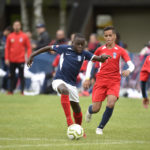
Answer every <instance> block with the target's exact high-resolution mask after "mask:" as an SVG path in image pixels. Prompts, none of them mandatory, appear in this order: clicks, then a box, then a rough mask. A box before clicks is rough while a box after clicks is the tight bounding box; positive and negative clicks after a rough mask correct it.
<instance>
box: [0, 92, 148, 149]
mask: <svg viewBox="0 0 150 150" xmlns="http://www.w3.org/2000/svg"><path fill="white" fill-rule="evenodd" d="M90 103H91V97H88V98H84V97H83V98H80V104H81V107H82V112H83V125H82V126H83V128H84V129H85V132H86V134H87V138H85V139H84V138H82V139H80V140H77V141H71V140H69V139H68V138H67V136H66V130H67V126H66V121H65V117H64V113H63V110H62V108H61V104H60V98H59V97H58V96H46V95H40V96H33V97H30V96H20V95H13V96H6V95H4V94H0V149H7V150H59V149H60V150H150V108H149V109H147V110H146V109H144V108H143V107H142V105H141V101H140V100H136V99H128V98H120V100H119V101H118V103H117V105H116V107H115V110H114V113H113V116H112V118H111V120H110V121H109V123H108V124H107V126H106V127H105V129H104V134H103V135H102V136H101V135H99V136H98V135H96V134H95V129H96V127H97V125H98V123H99V121H100V119H101V117H102V113H103V111H104V109H105V105H106V102H104V104H103V107H102V110H101V111H100V112H99V113H98V114H96V115H93V118H92V121H91V122H90V123H88V124H87V123H85V121H84V116H85V112H86V109H87V107H88V105H89V104H90Z"/></svg>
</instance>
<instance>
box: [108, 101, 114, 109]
mask: <svg viewBox="0 0 150 150" xmlns="http://www.w3.org/2000/svg"><path fill="white" fill-rule="evenodd" d="M114 106H115V102H109V103H107V107H109V108H113V107H114Z"/></svg>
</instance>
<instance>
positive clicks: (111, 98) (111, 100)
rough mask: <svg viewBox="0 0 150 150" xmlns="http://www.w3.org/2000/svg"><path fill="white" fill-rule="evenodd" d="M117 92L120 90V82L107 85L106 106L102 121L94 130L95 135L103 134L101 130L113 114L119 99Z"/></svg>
mask: <svg viewBox="0 0 150 150" xmlns="http://www.w3.org/2000/svg"><path fill="white" fill-rule="evenodd" d="M119 90H120V82H110V83H109V82H108V83H107V106H106V109H105V112H104V113H103V116H102V120H101V122H100V124H99V126H98V127H97V129H96V134H103V128H104V127H105V125H106V124H107V122H108V121H109V119H110V117H111V115H112V113H113V109H114V106H115V103H116V101H117V99H118V97H119Z"/></svg>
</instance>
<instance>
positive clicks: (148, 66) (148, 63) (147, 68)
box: [141, 55, 150, 73]
mask: <svg viewBox="0 0 150 150" xmlns="http://www.w3.org/2000/svg"><path fill="white" fill-rule="evenodd" d="M141 71H142V72H143V71H144V72H149V73H150V55H149V56H147V57H146V59H145V62H144V64H143V67H142V69H141Z"/></svg>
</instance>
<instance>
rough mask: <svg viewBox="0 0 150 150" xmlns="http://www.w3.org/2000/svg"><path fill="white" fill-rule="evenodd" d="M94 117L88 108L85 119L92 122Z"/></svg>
mask: <svg viewBox="0 0 150 150" xmlns="http://www.w3.org/2000/svg"><path fill="white" fill-rule="evenodd" d="M91 118H92V114H90V113H89V110H87V112H86V115H85V121H86V122H90V121H91Z"/></svg>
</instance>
